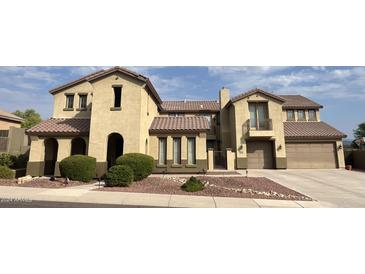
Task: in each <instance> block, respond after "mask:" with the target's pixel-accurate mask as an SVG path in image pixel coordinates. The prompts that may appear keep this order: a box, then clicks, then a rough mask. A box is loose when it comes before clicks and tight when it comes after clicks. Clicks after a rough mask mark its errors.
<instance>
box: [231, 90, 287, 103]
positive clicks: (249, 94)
mask: <svg viewBox="0 0 365 274" xmlns="http://www.w3.org/2000/svg"><path fill="white" fill-rule="evenodd" d="M256 93H260V94H262V95H264V96H267V97H270V98H272V99H275V100H277V101H279V102H285V99H284V98H282V97H280V96H279V95H275V94H273V93H269V92H266V91H264V90H262V89H258V88H255V89H252V90H250V91H248V92H245V93H241V94H239V95H237V96H235V97H233V98H232V99H231V100H230V104H231V103H234V102H237V101H239V100H242V99H244V98H246V97H248V96H251V95H254V94H256Z"/></svg>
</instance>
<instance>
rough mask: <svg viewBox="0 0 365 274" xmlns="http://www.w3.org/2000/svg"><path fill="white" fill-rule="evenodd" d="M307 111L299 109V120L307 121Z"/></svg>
mask: <svg viewBox="0 0 365 274" xmlns="http://www.w3.org/2000/svg"><path fill="white" fill-rule="evenodd" d="M305 120H306V119H305V111H304V110H303V109H299V110H298V121H305Z"/></svg>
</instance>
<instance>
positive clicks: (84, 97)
mask: <svg viewBox="0 0 365 274" xmlns="http://www.w3.org/2000/svg"><path fill="white" fill-rule="evenodd" d="M86 107H87V95H86V94H80V95H79V108H80V109H86Z"/></svg>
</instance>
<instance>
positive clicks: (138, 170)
mask: <svg viewBox="0 0 365 274" xmlns="http://www.w3.org/2000/svg"><path fill="white" fill-rule="evenodd" d="M116 164H117V165H126V166H129V167H130V168H131V169H132V170H133V174H134V180H135V181H140V180H142V179H144V178H146V177H148V176H149V175H150V174H151V173H152V170H153V166H154V160H153V158H152V157H151V156H148V155H145V154H142V153H127V154H124V155H122V156H120V157H119V158H118V159H117V161H116Z"/></svg>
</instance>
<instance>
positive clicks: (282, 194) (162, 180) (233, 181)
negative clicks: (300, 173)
mask: <svg viewBox="0 0 365 274" xmlns="http://www.w3.org/2000/svg"><path fill="white" fill-rule="evenodd" d="M196 177H197V178H198V179H199V180H201V181H202V182H203V183H204V184H205V189H204V190H202V191H198V192H185V191H183V190H181V189H180V187H181V185H182V184H184V183H185V182H186V180H187V177H185V178H184V177H174V176H168V175H166V176H164V177H148V178H146V179H143V180H142V181H138V182H134V183H133V184H132V185H131V186H129V187H104V188H100V189H95V190H94V191H119V192H135V193H155V194H175V195H194V196H217V197H236V198H255V199H276V200H300V201H311V200H312V199H311V198H310V197H308V196H305V195H304V194H301V193H299V192H296V191H294V190H292V189H289V188H287V187H285V186H282V185H280V184H278V183H275V182H274V181H272V180H269V179H267V178H264V177H248V178H246V177H243V176H240V177H238V176H234V177H233V176H232V177H216V176H214V177H213V176H196Z"/></svg>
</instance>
